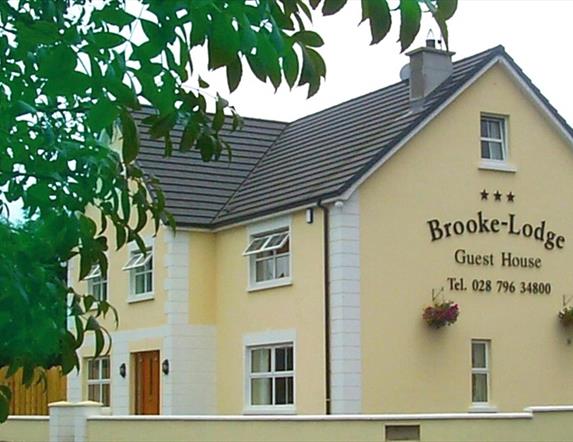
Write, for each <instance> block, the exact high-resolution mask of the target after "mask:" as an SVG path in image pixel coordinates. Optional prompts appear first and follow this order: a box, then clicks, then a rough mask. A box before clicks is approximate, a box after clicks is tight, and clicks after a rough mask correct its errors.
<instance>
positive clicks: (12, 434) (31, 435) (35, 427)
mask: <svg viewBox="0 0 573 442" xmlns="http://www.w3.org/2000/svg"><path fill="white" fill-rule="evenodd" d="M49 431H50V429H49V421H48V416H42V417H37V416H34V417H23V416H18V417H11V418H9V419H8V420H7V421H6V422H4V423H2V424H0V440H2V441H6V442H46V441H47V440H49V438H50V433H49Z"/></svg>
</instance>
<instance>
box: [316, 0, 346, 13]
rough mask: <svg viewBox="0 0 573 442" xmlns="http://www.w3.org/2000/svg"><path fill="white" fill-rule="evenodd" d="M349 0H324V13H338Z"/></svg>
mask: <svg viewBox="0 0 573 442" xmlns="http://www.w3.org/2000/svg"><path fill="white" fill-rule="evenodd" d="M346 1H347V0H324V3H323V4H322V13H323V14H324V15H332V14H336V13H337V12H338V11H340V10H341V9H342V8H343V6H344V5H345V4H346Z"/></svg>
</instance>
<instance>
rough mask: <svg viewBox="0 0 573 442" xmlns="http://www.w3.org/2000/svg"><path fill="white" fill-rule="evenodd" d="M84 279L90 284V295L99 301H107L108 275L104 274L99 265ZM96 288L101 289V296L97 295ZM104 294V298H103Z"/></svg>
mask: <svg viewBox="0 0 573 442" xmlns="http://www.w3.org/2000/svg"><path fill="white" fill-rule="evenodd" d="M84 279H85V280H86V281H87V282H88V293H89V294H90V295H92V296H93V297H94V298H96V300H98V301H107V288H108V287H107V286H108V284H107V274H105V275H103V274H102V271H101V268H100V266H99V264H96V265H94V266H93V267H92V269H91V270H90V272H89V273H88V275H87V276H86V277H85V278H84ZM96 287H99V290H100V295H99V296H98V295H96V294H95V289H96ZM102 293H103V296H101V295H102Z"/></svg>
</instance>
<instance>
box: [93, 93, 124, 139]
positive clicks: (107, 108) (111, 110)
mask: <svg viewBox="0 0 573 442" xmlns="http://www.w3.org/2000/svg"><path fill="white" fill-rule="evenodd" d="M118 115H119V111H118V109H117V106H116V105H115V104H114V103H112V102H111V101H110V100H108V99H107V98H106V97H102V98H101V99H99V100H98V102H97V103H96V104H95V105H94V106H93V107H92V108H91V109H90V111H89V112H88V118H87V124H88V126H89V127H90V128H91V129H92V130H93V131H94V132H96V133H99V132H101V131H102V130H103V129H105V128H106V127H108V126H110V125H111V124H112V123H113V122H114V121H115V119H116V118H117V117H118Z"/></svg>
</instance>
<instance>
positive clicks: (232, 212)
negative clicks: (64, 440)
mask: <svg viewBox="0 0 573 442" xmlns="http://www.w3.org/2000/svg"><path fill="white" fill-rule="evenodd" d="M433 46H434V45H433V42H432V41H429V42H428V46H427V47H424V48H420V49H417V50H414V51H412V52H411V53H409V54H408V55H409V56H410V63H409V67H408V69H405V70H404V71H403V76H404V79H403V80H402V81H400V82H399V83H396V84H393V85H390V86H388V87H386V88H384V89H381V90H378V91H375V92H372V93H370V94H367V95H365V96H363V97H359V98H356V99H353V100H351V101H348V102H346V103H342V104H340V105H337V106H334V107H332V108H329V109H326V110H324V111H321V112H318V113H316V114H313V115H310V116H307V117H304V118H301V119H299V120H297V121H294V122H292V123H282V122H275V121H266V120H257V119H249V118H247V119H246V120H245V127H244V129H243V130H242V131H239V132H234V133H228V136H227V140H228V141H229V142H230V143H231V145H232V147H233V159H232V161H230V162H226V161H224V160H223V161H220V162H217V163H209V164H204V163H202V162H201V161H200V158H199V156H198V155H195V154H193V155H189V154H180V153H179V152H176V153H175V154H174V155H173V157H171V158H163V156H162V152H163V150H162V145H161V143H159V142H156V141H153V140H152V139H151V138H150V137H149V135H148V133H147V130H146V128H145V127H144V125H141V137H142V144H143V146H142V153H141V155H140V159H139V162H140V165H141V166H142V167H143V168H144V170H145V171H146V172H147V173H149V174H151V175H154V176H156V177H158V178H159V179H160V180H161V183H162V186H163V189H164V191H165V193H166V196H167V206H168V208H169V210H170V211H171V212H172V213H173V215H174V216H175V219H176V220H177V224H178V229H177V233H176V234H172V233H171V232H170V231H169V230H168V229H167V228H165V227H162V228H161V229H160V231H159V232H158V234H157V235H156V236H153V235H152V234H151V229H149V231H148V235H147V237H146V243H147V245H148V247H149V250H150V252H151V253H149V254H148V255H146V256H144V255H142V254H141V253H140V252H139V250H138V249H137V248H136V247H135V246H131V247H128V248H127V249H125V250H121V251H119V252H110V255H109V261H110V269H109V274H107V275H102V274H101V273H100V272H99V269H94V270H93V272H92V274H90V275H89V276H88V278H87V281H80V282H78V283H77V288H78V289H80V290H89V291H91V292H93V293H95V294H96V295H97V296H102V297H104V296H105V297H107V298H108V299H109V300H110V301H111V303H112V304H113V305H114V306H115V307H116V308H117V309H118V311H119V316H120V325H119V328H118V329H117V330H112V336H113V346H112V349H111V353H110V355H109V356H107V357H104V358H100V359H97V360H91V359H89V357H90V354H92V353H91V352H93V348H90V347H85V348H83V349H82V355H83V357H84V358H85V359H83V360H82V361H83V364H84V368H85V369H83V370H82V371H81V374H80V375H78V376H70V378H69V380H68V399H69V400H72V401H73V400H83V399H88V398H89V399H92V400H97V401H102V402H104V404H105V405H106V406H109V407H110V412H111V413H113V414H130V413H136V414H155V413H160V414H273V413H285V414H325V413H332V414H355V413H362V414H376V413H448V412H467V411H471V412H496V411H504V412H506V411H516V410H522V409H523V408H524V407H526V406H530V405H539V406H541V405H546V406H547V405H550V406H553V405H564V404H571V403H573V377H572V376H571V373H573V345H571V343H572V338H573V331H572V330H569V329H568V328H567V327H565V326H564V325H563V324H562V323H561V322H560V320H559V318H558V313H559V312H560V311H561V310H562V309H563V308H564V307H567V306H573V272H572V271H571V264H572V263H573V244H570V242H573V223H572V222H571V219H572V218H573V204H572V203H571V201H573V173H572V171H573V151H572V148H573V130H572V129H571V128H570V127H569V126H568V125H567V124H566V122H565V121H564V120H563V119H562V118H561V117H560V116H559V114H558V113H557V111H556V110H555V109H554V108H553V107H552V106H551V105H550V103H549V102H548V101H547V100H546V99H545V98H544V97H543V96H542V95H541V93H540V92H539V90H538V89H537V88H536V87H535V86H534V85H533V84H532V83H531V81H530V80H529V79H528V78H527V76H526V75H525V74H524V73H523V72H522V71H521V69H520V68H519V67H518V66H517V65H516V64H515V62H514V61H513V60H512V59H511V57H510V56H509V55H508V54H507V53H506V52H505V51H504V49H503V47H501V46H500V47H496V48H493V49H490V50H487V51H485V52H483V53H480V54H477V55H474V56H472V57H469V58H466V59H463V60H459V61H456V62H452V55H453V54H452V53H450V52H446V51H443V50H440V49H437V48H435V47H433ZM147 112H149V111H148V110H144V111H142V113H141V115H139V118H140V119H143V118H144V117H145V116H146V113H147ZM179 135H180V133H175V138H177V136H179ZM71 272H72V275H77V263H76V264H75V268H74V263H72V265H71ZM448 301H451V302H450V303H448ZM444 303H445V304H446V306H449V308H450V310H449V311H448V312H445V313H444V312H442V314H450V317H449V319H451V320H452V321H453V319H455V318H454V316H455V313H456V312H455V311H454V310H456V307H455V306H456V305H457V306H458V307H457V313H458V314H459V316H458V317H457V320H456V321H455V323H453V324H451V325H449V326H443V327H439V328H437V326H440V325H445V323H446V322H447V318H445V319H444V318H443V317H438V318H437V319H436V320H435V322H434V323H433V325H434V326H431V325H429V324H428V323H427V322H426V320H425V319H424V318H423V315H424V311H425V309H426V308H427V307H428V306H437V307H435V308H434V310H433V311H428V312H426V319H427V320H430V319H431V318H429V317H428V315H429V314H430V313H432V312H433V313H434V314H435V315H439V314H440V311H439V310H438V307H439V305H440V304H444ZM440 318H441V319H440Z"/></svg>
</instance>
